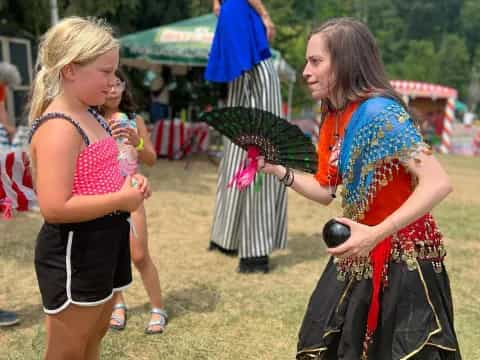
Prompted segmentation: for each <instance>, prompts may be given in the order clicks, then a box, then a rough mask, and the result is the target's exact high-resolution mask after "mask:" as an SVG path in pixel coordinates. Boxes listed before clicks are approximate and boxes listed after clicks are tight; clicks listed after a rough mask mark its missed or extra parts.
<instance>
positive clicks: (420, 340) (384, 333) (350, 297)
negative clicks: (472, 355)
mask: <svg viewBox="0 0 480 360" xmlns="http://www.w3.org/2000/svg"><path fill="white" fill-rule="evenodd" d="M416 265H417V266H415V268H414V269H412V268H411V267H410V270H409V268H408V267H407V265H406V263H405V262H403V261H400V262H393V261H392V262H390V264H389V271H388V278H389V282H388V286H387V287H386V288H385V289H384V290H383V292H382V294H381V300H380V303H381V305H380V316H379V320H378V326H377V329H376V331H375V333H374V337H373V342H372V343H371V344H370V345H369V347H368V359H369V360H387V359H388V360H390V359H392V360H397V359H398V360H400V359H421V360H437V359H438V360H459V359H461V356H460V351H459V348H458V343H457V339H456V335H455V330H454V326H453V306H452V298H451V293H450V283H449V280H448V275H447V273H446V271H445V268H444V267H443V265H442V269H441V271H438V270H439V269H438V266H437V268H435V267H434V266H433V264H432V262H430V261H428V260H417V264H416ZM371 293H372V281H371V279H362V280H356V279H348V278H347V279H346V280H345V281H339V280H337V270H336V266H335V264H334V263H333V261H332V259H330V261H329V263H328V264H327V267H326V269H325V271H324V273H323V274H322V276H321V278H320V280H319V282H318V284H317V287H316V289H315V290H314V292H313V294H312V297H311V299H310V303H309V304H308V308H307V312H306V314H305V318H304V320H303V324H302V327H301V329H300V334H299V342H298V353H297V359H298V360H305V359H328V360H330V359H331V360H333V359H335V360H340V359H342V360H359V359H361V358H362V353H363V343H364V338H365V330H366V321H367V314H368V310H369V305H370V297H371Z"/></svg>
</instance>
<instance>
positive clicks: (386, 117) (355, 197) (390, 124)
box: [339, 97, 426, 221]
mask: <svg viewBox="0 0 480 360" xmlns="http://www.w3.org/2000/svg"><path fill="white" fill-rule="evenodd" d="M425 147H426V145H425V143H424V142H423V139H422V136H421V135H420V133H419V131H418V129H417V128H416V127H415V125H414V123H413V120H412V119H411V118H410V115H409V114H408V113H407V112H406V111H405V109H404V108H403V107H402V106H401V105H400V104H399V103H398V102H396V101H394V100H392V99H389V98H384V97H375V98H371V99H368V100H366V101H364V102H363V103H362V104H361V105H360V106H359V107H358V108H357V110H356V111H355V112H354V113H353V115H352V118H351V119H350V122H349V124H348V127H347V129H346V131H345V136H344V139H343V144H342V148H341V152H340V161H339V171H340V175H341V177H342V181H343V190H342V195H343V200H342V207H343V209H344V216H346V217H349V218H351V219H354V220H357V221H358V220H361V219H362V218H363V215H364V213H365V212H366V211H368V209H369V205H370V204H371V202H372V200H373V198H374V196H375V192H376V191H377V190H378V189H379V187H380V186H385V185H387V184H388V182H389V180H392V176H393V174H394V171H395V169H396V170H398V168H399V166H400V165H401V164H402V163H405V162H406V161H408V160H409V159H411V158H412V157H415V156H416V154H418V152H419V151H421V149H423V148H425ZM379 170H380V171H379Z"/></svg>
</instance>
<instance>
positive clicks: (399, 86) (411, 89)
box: [390, 80, 458, 99]
mask: <svg viewBox="0 0 480 360" xmlns="http://www.w3.org/2000/svg"><path fill="white" fill-rule="evenodd" d="M390 84H392V86H393V88H394V89H395V90H396V91H397V92H399V93H400V94H401V95H405V96H409V97H413V98H415V97H427V98H431V99H448V98H456V97H457V94H458V93H457V90H455V89H454V88H451V87H447V86H442V85H437V84H429V83H424V82H419V81H406V80H392V81H390Z"/></svg>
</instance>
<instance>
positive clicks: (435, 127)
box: [391, 80, 458, 153]
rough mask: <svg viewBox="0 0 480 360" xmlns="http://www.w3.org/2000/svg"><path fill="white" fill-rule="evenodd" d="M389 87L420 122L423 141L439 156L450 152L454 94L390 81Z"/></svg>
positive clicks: (446, 89) (425, 85)
mask: <svg viewBox="0 0 480 360" xmlns="http://www.w3.org/2000/svg"><path fill="white" fill-rule="evenodd" d="M391 84H392V85H393V88H394V89H395V90H396V91H397V92H398V93H400V94H401V95H402V96H403V98H404V101H405V102H406V103H407V104H408V106H409V108H410V110H411V111H413V112H414V113H415V114H416V115H417V117H419V118H420V120H421V121H422V124H421V129H422V132H423V135H424V137H425V138H426V139H427V141H430V142H431V144H432V145H433V146H434V147H435V148H438V149H439V150H440V151H441V152H442V153H449V152H451V145H452V141H451V136H452V129H453V123H454V119H455V101H456V100H457V95H458V94H457V90H455V89H453V88H450V87H446V86H442V85H436V84H428V83H423V82H416V81H403V80H393V81H392V82H391Z"/></svg>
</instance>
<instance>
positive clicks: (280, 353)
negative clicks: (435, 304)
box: [0, 157, 480, 360]
mask: <svg viewBox="0 0 480 360" xmlns="http://www.w3.org/2000/svg"><path fill="white" fill-rule="evenodd" d="M441 161H442V162H443V164H444V165H445V167H446V169H447V170H448V172H449V174H450V176H451V179H452V182H453V184H454V189H455V190H454V192H453V193H452V194H451V195H450V196H449V197H448V199H447V200H446V201H444V202H443V203H442V204H441V205H440V206H439V207H438V208H437V209H436V210H435V212H434V213H435V215H436V217H437V219H438V222H439V225H440V228H441V230H442V231H443V232H444V234H445V238H446V239H445V242H446V245H447V250H448V255H447V259H446V266H447V269H448V271H449V275H450V281H451V285H452V291H453V297H454V306H455V321H456V330H457V335H458V338H459V341H460V345H461V350H462V354H463V358H464V359H465V360H478V359H480V346H479V344H480V327H479V326H478V324H479V323H480V286H479V283H480V277H479V271H480V261H479V257H480V235H479V234H480V191H479V190H480V181H479V179H480V158H475V159H472V158H460V157H441ZM184 166H185V163H184V162H182V161H177V162H169V161H166V160H160V161H159V162H158V163H157V165H156V166H155V167H154V168H153V169H148V170H147V171H146V174H147V175H149V177H150V180H151V183H152V187H153V190H154V195H153V197H152V198H151V199H150V200H148V202H147V205H146V206H147V212H148V222H149V231H150V248H151V252H152V255H153V258H154V261H155V262H156V264H157V265H158V268H159V271H160V277H161V280H162V287H163V292H164V297H165V301H166V304H167V310H168V312H169V314H170V320H171V321H170V324H169V326H168V328H167V331H166V333H165V334H163V335H160V336H145V335H143V328H144V325H145V323H146V322H147V320H148V310H149V309H148V304H147V298H146V295H145V291H144V289H143V287H142V284H141V282H140V280H139V276H138V274H137V273H136V272H135V274H134V277H135V281H134V284H133V285H132V287H131V288H130V289H129V290H128V292H127V295H126V296H127V302H128V306H129V315H130V318H129V321H128V326H127V329H126V330H125V331H124V332H122V333H109V334H108V335H107V337H106V339H105V341H104V346H103V352H102V358H103V359H139V360H141V359H162V360H173V359H175V360H189V359H195V360H203V359H209V360H217V359H218V360H220V359H221V360H240V359H242V360H248V359H265V360H270V359H271V360H273V359H275V360H283V359H285V360H286V359H293V357H294V354H295V349H296V336H297V332H298V328H299V325H300V322H301V320H302V317H303V314H304V310H305V306H306V303H307V301H308V298H309V296H310V293H311V291H312V290H313V287H314V286H315V284H316V281H317V280H318V277H319V274H320V273H321V271H322V269H323V267H324V265H325V263H326V260H327V256H326V252H325V248H324V246H323V244H322V241H321V238H320V235H319V232H320V230H321V228H322V225H323V224H324V222H325V221H326V220H327V219H329V218H330V217H331V216H333V215H338V214H340V209H339V204H338V203H339V201H337V203H336V204H335V205H334V206H332V207H331V208H324V207H322V206H320V205H317V204H314V203H313V202H309V201H307V200H305V199H303V198H301V197H300V196H298V195H297V194H295V193H293V192H290V193H289V205H288V207H289V214H288V217H289V232H288V234H289V247H288V250H285V251H279V252H276V253H275V255H274V256H273V257H272V260H271V262H272V264H273V266H274V268H273V271H272V272H271V273H270V274H268V275H248V276H245V275H239V274H237V273H236V272H235V268H236V266H237V261H238V260H237V259H236V258H230V257H225V256H222V255H220V254H218V253H212V252H208V251H206V247H207V245H208V242H209V231H210V224H211V220H212V213H213V206H214V199H215V187H216V186H215V185H216V167H215V166H214V165H212V164H211V163H210V162H208V161H207V160H205V159H202V158H196V159H195V160H194V161H193V162H192V164H191V166H190V168H189V169H188V170H185V168H184ZM40 225H41V219H40V216H39V214H38V213H23V214H18V215H17V216H16V217H15V218H14V219H13V220H12V221H1V222H0V264H1V265H0V308H8V309H10V310H14V311H16V312H18V314H19V315H20V317H21V319H22V322H21V324H20V325H19V326H16V327H13V328H9V329H0V359H21V360H29V359H40V358H41V356H42V352H43V349H44V336H45V333H44V327H43V321H42V320H43V313H42V307H41V304H40V296H39V292H38V288H37V284H36V279H35V273H34V269H33V248H34V242H35V236H36V233H37V231H38V229H39V227H40ZM386 360H387V359H386Z"/></svg>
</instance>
